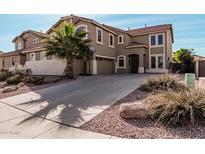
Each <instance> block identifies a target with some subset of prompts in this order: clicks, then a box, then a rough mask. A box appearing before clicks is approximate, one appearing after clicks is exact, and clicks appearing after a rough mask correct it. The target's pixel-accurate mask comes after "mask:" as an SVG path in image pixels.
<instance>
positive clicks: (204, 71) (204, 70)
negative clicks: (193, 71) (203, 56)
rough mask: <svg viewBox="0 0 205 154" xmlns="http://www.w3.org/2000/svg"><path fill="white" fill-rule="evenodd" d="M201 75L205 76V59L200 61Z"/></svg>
mask: <svg viewBox="0 0 205 154" xmlns="http://www.w3.org/2000/svg"><path fill="white" fill-rule="evenodd" d="M199 76H200V77H205V60H201V61H199Z"/></svg>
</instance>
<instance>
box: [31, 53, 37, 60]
mask: <svg viewBox="0 0 205 154" xmlns="http://www.w3.org/2000/svg"><path fill="white" fill-rule="evenodd" d="M32 54H33V55H34V56H33V60H32V59H31V57H32V56H31V55H32ZM30 61H31V62H32V61H36V54H35V52H34V53H30Z"/></svg>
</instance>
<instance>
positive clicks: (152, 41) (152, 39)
mask: <svg viewBox="0 0 205 154" xmlns="http://www.w3.org/2000/svg"><path fill="white" fill-rule="evenodd" d="M155 45H156V36H155V35H152V36H151V46H155Z"/></svg>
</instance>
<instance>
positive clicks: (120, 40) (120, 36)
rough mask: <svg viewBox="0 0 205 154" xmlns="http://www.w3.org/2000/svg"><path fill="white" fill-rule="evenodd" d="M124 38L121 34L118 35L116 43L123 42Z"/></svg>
mask: <svg viewBox="0 0 205 154" xmlns="http://www.w3.org/2000/svg"><path fill="white" fill-rule="evenodd" d="M123 43H124V40H123V35H119V36H118V44H123Z"/></svg>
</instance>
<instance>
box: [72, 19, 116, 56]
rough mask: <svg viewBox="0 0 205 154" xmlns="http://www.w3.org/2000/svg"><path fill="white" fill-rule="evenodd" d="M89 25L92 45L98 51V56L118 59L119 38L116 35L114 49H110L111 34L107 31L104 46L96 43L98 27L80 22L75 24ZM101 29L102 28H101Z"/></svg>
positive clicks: (89, 36) (104, 31)
mask: <svg viewBox="0 0 205 154" xmlns="http://www.w3.org/2000/svg"><path fill="white" fill-rule="evenodd" d="M81 24H83V25H87V26H88V38H89V39H90V40H91V42H90V45H92V46H94V47H95V49H96V55H102V56H108V57H116V51H117V50H116V47H117V36H115V35H114V48H112V47H109V33H110V32H108V31H106V30H105V29H102V28H101V29H102V30H103V45H101V44H98V43H96V27H97V26H96V25H94V24H92V23H89V22H85V21H79V22H77V23H76V24H75V26H78V25H81ZM99 28H100V27H99Z"/></svg>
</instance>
